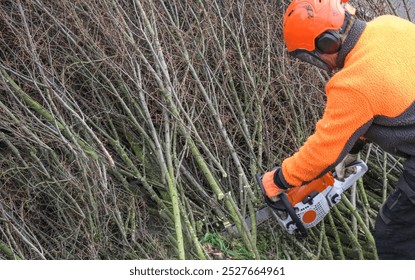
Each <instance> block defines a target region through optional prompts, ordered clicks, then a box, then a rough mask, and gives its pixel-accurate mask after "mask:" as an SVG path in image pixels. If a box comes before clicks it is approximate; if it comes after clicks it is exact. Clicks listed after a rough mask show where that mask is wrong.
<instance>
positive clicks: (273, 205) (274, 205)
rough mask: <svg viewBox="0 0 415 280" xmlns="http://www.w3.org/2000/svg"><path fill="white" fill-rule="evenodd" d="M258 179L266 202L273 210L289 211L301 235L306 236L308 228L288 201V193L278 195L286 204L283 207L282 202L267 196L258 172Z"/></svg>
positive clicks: (283, 203)
mask: <svg viewBox="0 0 415 280" xmlns="http://www.w3.org/2000/svg"><path fill="white" fill-rule="evenodd" d="M255 177H256V180H257V182H258V185H259V187H260V189H261V192H262V194H263V196H264V199H265V203H266V204H267V205H268V206H269V207H270V208H271V209H272V210H273V211H275V210H279V211H281V210H283V211H286V212H287V213H288V215H289V216H290V217H291V219H292V220H293V222H294V223H295V225H296V226H297V228H298V229H299V230H300V232H301V235H302V236H303V237H306V236H307V230H306V228H305V227H304V225H303V223H302V222H301V220H300V218H299V217H298V216H297V214H296V213H295V209H294V207H292V206H291V204H290V202H289V201H288V197H287V194H285V193H281V194H280V195H279V196H278V197H279V198H280V200H281V202H282V205H283V206H284V207H283V209H281V207H280V205H281V204H279V203H277V202H274V201H272V200H271V199H270V198H269V197H268V196H267V194H266V193H265V189H264V185H263V184H262V179H261V177H260V176H259V175H258V174H256V176H255Z"/></svg>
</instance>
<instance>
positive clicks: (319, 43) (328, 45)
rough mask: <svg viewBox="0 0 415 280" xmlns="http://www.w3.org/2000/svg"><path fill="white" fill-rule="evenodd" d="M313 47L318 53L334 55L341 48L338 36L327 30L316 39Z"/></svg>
mask: <svg viewBox="0 0 415 280" xmlns="http://www.w3.org/2000/svg"><path fill="white" fill-rule="evenodd" d="M315 45H316V49H317V51H319V52H320V53H323V54H333V53H336V52H338V51H339V50H340V47H341V38H340V34H339V33H338V32H337V31H334V30H328V31H326V32H324V33H323V34H321V35H320V36H318V37H317V38H316V41H315Z"/></svg>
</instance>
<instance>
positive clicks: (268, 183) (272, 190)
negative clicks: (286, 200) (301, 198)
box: [262, 169, 285, 202]
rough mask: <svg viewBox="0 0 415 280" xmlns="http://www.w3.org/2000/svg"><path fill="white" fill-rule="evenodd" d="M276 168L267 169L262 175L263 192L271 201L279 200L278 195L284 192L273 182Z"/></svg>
mask: <svg viewBox="0 0 415 280" xmlns="http://www.w3.org/2000/svg"><path fill="white" fill-rule="evenodd" d="M277 171H278V169H274V170H272V171H269V172H267V173H265V174H264V176H262V185H263V186H264V191H265V194H266V195H267V196H268V197H269V199H271V201H273V202H276V201H278V200H279V197H278V196H279V195H280V194H281V193H283V192H285V190H284V189H281V188H280V187H278V186H277V185H276V184H275V182H274V175H275V172H277Z"/></svg>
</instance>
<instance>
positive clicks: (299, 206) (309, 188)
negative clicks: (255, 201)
mask: <svg viewBox="0 0 415 280" xmlns="http://www.w3.org/2000/svg"><path fill="white" fill-rule="evenodd" d="M346 168H353V169H354V171H355V172H354V173H353V174H351V175H349V176H348V177H346V178H345V179H344V180H342V181H341V180H338V179H336V174H335V172H328V173H326V174H325V175H323V176H322V177H320V178H319V179H316V180H314V181H312V182H310V183H308V184H306V185H303V186H301V187H296V188H291V189H289V190H288V191H286V192H285V193H282V194H280V195H279V196H278V197H279V200H278V201H276V202H274V201H272V200H270V199H269V198H268V197H267V196H266V195H265V191H264V187H263V185H262V179H261V177H260V176H259V175H256V180H257V182H258V184H259V186H260V188H261V191H262V194H263V195H264V198H265V202H266V205H265V206H264V207H262V208H261V209H259V210H258V211H257V213H256V223H257V225H259V224H261V223H263V222H264V221H266V220H268V219H269V218H272V217H273V218H275V219H276V220H277V221H278V223H279V224H280V225H281V226H282V227H283V228H284V229H285V230H287V231H288V233H290V234H293V233H295V232H297V231H299V232H300V234H301V235H302V236H307V229H308V228H312V227H314V226H316V225H317V224H318V223H319V222H321V221H322V220H323V218H324V217H325V216H326V215H327V214H328V213H329V211H330V208H332V207H333V206H334V205H336V204H338V203H339V202H340V200H341V196H342V194H343V192H345V191H346V190H348V189H349V188H350V187H351V186H353V184H354V183H355V182H356V181H357V180H358V179H359V178H360V177H362V176H363V174H365V173H366V171H367V169H368V168H367V165H366V164H365V163H364V162H363V161H361V160H357V161H355V162H354V163H352V164H351V165H349V166H347V167H346ZM245 222H246V223H247V225H248V227H250V226H251V220H250V218H247V219H246V220H245ZM227 232H228V233H231V234H236V235H238V232H237V229H236V228H235V226H230V227H228V228H227Z"/></svg>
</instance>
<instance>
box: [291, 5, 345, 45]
mask: <svg viewBox="0 0 415 280" xmlns="http://www.w3.org/2000/svg"><path fill="white" fill-rule="evenodd" d="M342 2H347V0H294V1H292V2H291V4H290V5H289V6H288V8H287V10H286V12H285V16H284V40H285V44H286V46H287V49H288V51H289V52H291V51H294V50H298V49H302V50H307V51H314V50H315V49H316V45H315V41H316V38H318V37H319V36H320V35H321V34H322V33H324V32H325V31H327V30H339V29H340V28H341V27H342V25H343V23H344V19H345V9H344V7H343V5H342Z"/></svg>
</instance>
